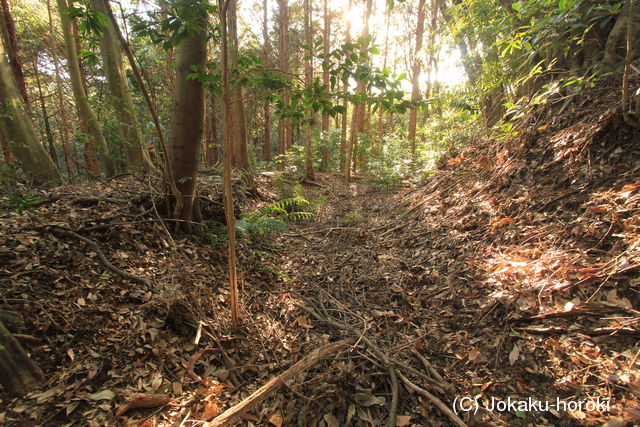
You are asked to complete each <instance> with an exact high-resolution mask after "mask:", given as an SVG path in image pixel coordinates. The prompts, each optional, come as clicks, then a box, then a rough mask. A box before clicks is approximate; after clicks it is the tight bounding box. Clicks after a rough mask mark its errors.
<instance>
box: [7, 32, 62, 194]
mask: <svg viewBox="0 0 640 427" xmlns="http://www.w3.org/2000/svg"><path fill="white" fill-rule="evenodd" d="M0 103H1V104H2V105H1V106H0V107H1V108H2V111H5V112H6V113H5V114H0V128H2V132H3V133H4V134H5V136H6V137H7V140H8V141H9V144H8V145H9V149H10V150H11V154H13V156H14V157H15V158H16V159H17V160H18V161H19V162H20V163H21V165H22V168H23V170H24V171H25V172H26V173H27V174H28V175H30V176H31V177H32V179H33V181H34V182H35V183H36V184H49V185H57V184H60V183H61V182H62V178H61V177H60V172H59V171H58V168H57V167H56V165H55V163H54V162H53V160H51V157H49V155H48V154H47V151H46V150H45V149H44V147H43V146H42V145H41V144H40V142H39V141H38V137H37V134H36V131H35V128H34V126H33V122H32V121H31V118H30V117H29V114H28V112H27V107H26V105H25V102H24V100H23V99H22V95H21V94H20V90H19V89H18V85H17V84H16V81H15V79H14V77H13V71H12V69H11V65H10V64H9V62H8V61H7V57H6V56H5V52H4V45H3V43H0Z"/></svg>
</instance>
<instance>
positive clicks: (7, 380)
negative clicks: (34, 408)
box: [0, 88, 44, 395]
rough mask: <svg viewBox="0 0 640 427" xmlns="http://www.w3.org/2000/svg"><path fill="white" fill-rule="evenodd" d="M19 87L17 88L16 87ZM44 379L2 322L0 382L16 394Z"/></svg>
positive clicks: (0, 332) (22, 392)
mask: <svg viewBox="0 0 640 427" xmlns="http://www.w3.org/2000/svg"><path fill="white" fill-rule="evenodd" d="M16 89H17V88H16ZM43 380H44V376H43V375H42V371H41V370H40V368H39V367H38V366H37V365H36V364H35V363H34V362H33V360H31V359H30V358H29V356H28V355H27V352H26V351H25V350H24V348H22V346H21V345H20V343H19V342H18V341H17V340H16V339H15V338H14V336H13V335H11V333H10V332H9V331H8V330H7V328H5V326H4V324H3V323H2V322H0V384H2V387H4V389H5V390H6V391H7V392H9V393H11V394H16V395H23V394H26V393H28V392H30V391H32V390H34V389H35V388H37V387H38V386H39V385H40V384H41V383H42V382H43Z"/></svg>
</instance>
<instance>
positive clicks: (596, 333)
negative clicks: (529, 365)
mask: <svg viewBox="0 0 640 427" xmlns="http://www.w3.org/2000/svg"><path fill="white" fill-rule="evenodd" d="M515 330H516V331H518V332H525V333H527V334H532V335H565V334H582V335H587V336H590V337H601V336H605V335H611V336H613V335H624V336H632V337H633V336H640V331H639V330H636V329H633V328H596V329H584V330H581V329H575V330H569V329H567V328H562V327H557V326H550V327H547V328H535V327H531V328H515Z"/></svg>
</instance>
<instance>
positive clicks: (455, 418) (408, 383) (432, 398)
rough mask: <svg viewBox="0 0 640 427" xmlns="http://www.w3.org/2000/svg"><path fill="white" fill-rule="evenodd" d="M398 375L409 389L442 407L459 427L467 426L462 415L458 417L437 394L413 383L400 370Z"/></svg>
mask: <svg viewBox="0 0 640 427" xmlns="http://www.w3.org/2000/svg"><path fill="white" fill-rule="evenodd" d="M398 376H399V377H400V379H401V380H402V382H403V383H404V384H405V385H406V386H407V388H408V389H409V390H412V391H414V392H416V393H418V394H421V395H423V396H424V397H426V398H427V399H429V400H430V401H431V403H433V404H434V405H436V407H438V409H440V410H441V411H442V412H443V413H444V414H445V415H446V416H447V417H449V419H450V420H451V421H452V422H453V424H455V425H457V426H459V427H467V424H466V423H465V422H464V421H462V419H460V417H458V416H457V415H456V414H454V413H453V411H452V410H451V409H449V407H448V406H447V405H446V404H445V403H444V402H443V401H442V400H440V399H438V398H437V397H436V396H434V395H433V394H431V393H429V392H428V391H427V390H425V389H423V388H420V387H418V386H417V385H415V384H414V383H412V382H411V381H409V379H408V378H407V377H405V376H404V375H402V374H401V373H400V372H398Z"/></svg>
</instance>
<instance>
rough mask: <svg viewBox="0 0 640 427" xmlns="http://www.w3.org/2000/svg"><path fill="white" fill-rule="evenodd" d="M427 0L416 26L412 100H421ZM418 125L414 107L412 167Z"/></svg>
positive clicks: (411, 115) (410, 136)
mask: <svg viewBox="0 0 640 427" xmlns="http://www.w3.org/2000/svg"><path fill="white" fill-rule="evenodd" d="M424 4H425V0H418V11H417V13H418V22H417V25H416V44H415V50H414V51H413V70H412V75H411V100H412V101H416V102H417V101H419V100H420V71H421V65H422V64H421V60H420V56H421V51H422V38H423V36H424V11H425V7H424ZM417 124H418V108H417V107H412V108H411V109H410V110H409V130H408V135H407V139H408V140H409V143H410V145H411V166H412V167H414V166H415V162H416V128H417Z"/></svg>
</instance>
